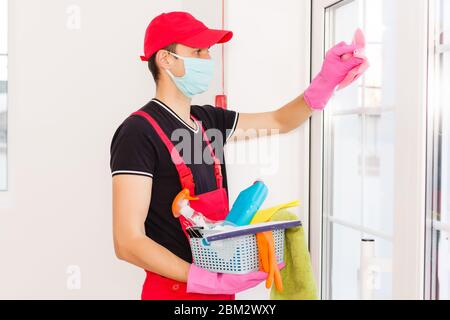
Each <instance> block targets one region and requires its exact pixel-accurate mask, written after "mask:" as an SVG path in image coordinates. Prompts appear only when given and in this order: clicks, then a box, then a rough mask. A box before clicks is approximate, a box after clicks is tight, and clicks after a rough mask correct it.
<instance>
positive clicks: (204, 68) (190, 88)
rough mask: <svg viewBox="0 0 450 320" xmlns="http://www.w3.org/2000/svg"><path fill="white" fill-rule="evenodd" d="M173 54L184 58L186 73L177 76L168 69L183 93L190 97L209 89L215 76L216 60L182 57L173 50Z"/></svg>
mask: <svg viewBox="0 0 450 320" xmlns="http://www.w3.org/2000/svg"><path fill="white" fill-rule="evenodd" d="M169 53H170V54H171V55H174V56H175V57H177V58H179V59H182V60H184V69H185V75H184V76H182V77H175V76H174V75H173V74H172V72H170V71H169V70H167V69H166V71H167V73H168V74H169V76H170V77H171V78H172V79H173V81H174V82H175V85H176V86H177V87H178V89H180V91H181V92H183V94H184V95H185V96H187V97H189V98H192V97H193V96H195V95H197V94H201V93H203V92H205V91H206V90H208V88H209V85H210V84H211V81H212V80H213V78H214V60H212V59H199V58H187V57H181V56H179V55H177V54H175V53H173V52H169Z"/></svg>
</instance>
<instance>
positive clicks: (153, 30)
mask: <svg viewBox="0 0 450 320" xmlns="http://www.w3.org/2000/svg"><path fill="white" fill-rule="evenodd" d="M232 36H233V34H232V32H230V31H223V30H212V29H208V28H207V27H206V26H205V25H204V24H203V23H201V22H200V21H198V20H196V19H195V18H194V17H193V16H192V15H190V14H189V13H186V12H171V13H165V14H161V15H159V16H158V17H156V18H155V19H153V21H152V22H151V23H150V25H149V26H148V28H147V32H146V36H145V45H144V47H145V50H144V51H145V55H144V56H142V57H141V59H142V60H143V61H148V65H149V69H150V71H151V73H152V75H153V77H154V79H155V81H156V95H155V98H154V99H152V100H151V101H150V102H149V103H148V104H147V105H145V106H144V107H142V108H141V109H140V110H139V111H137V112H136V113H134V114H133V115H131V116H130V117H128V118H127V119H126V120H125V121H124V122H123V123H122V124H121V125H120V127H119V128H118V129H117V131H116V133H115V135H114V137H113V140H112V144H111V170H112V175H113V220H114V221H113V231H114V245H115V250H116V254H117V256H118V258H120V259H122V260H125V261H127V262H129V263H132V264H134V265H136V266H138V267H141V268H143V269H144V270H146V274H147V278H146V280H145V283H144V286H143V290H142V296H141V297H142V299H234V294H235V293H237V292H240V291H243V290H246V289H248V288H251V287H254V286H256V285H257V284H259V283H261V282H262V281H263V280H264V279H265V278H266V277H267V274H265V273H263V272H256V273H251V274H247V275H229V274H217V273H213V272H208V271H206V270H203V269H201V268H199V267H197V266H195V265H194V264H192V253H191V250H190V246H189V241H188V238H187V233H186V224H185V222H186V221H183V217H180V218H181V220H179V219H177V218H175V217H174V216H173V214H172V210H171V204H172V201H173V199H174V198H175V196H176V195H177V194H178V193H179V192H180V191H181V190H182V189H188V190H189V191H190V194H191V195H192V196H194V195H195V196H196V197H198V199H199V200H198V201H192V202H191V205H192V206H193V207H194V209H196V210H198V211H199V212H201V213H203V214H205V216H206V217H207V218H210V219H212V220H224V219H225V217H226V215H227V213H228V212H229V208H228V193H227V179H226V167H225V165H224V162H223V159H219V158H221V157H220V156H218V155H219V154H222V151H223V150H222V149H223V145H217V144H216V145H215V148H212V147H211V143H210V139H211V137H210V136H209V135H208V131H209V130H215V131H216V132H219V133H220V135H221V137H220V138H221V139H219V140H222V141H223V144H224V143H226V141H228V140H229V139H230V138H231V137H233V138H236V139H239V138H242V135H243V134H245V132H246V131H247V130H278V131H279V132H280V133H287V132H289V131H291V130H293V129H295V128H297V127H299V126H300V125H302V124H303V123H304V122H305V121H306V120H307V119H308V118H309V117H310V116H311V115H312V113H313V112H314V111H315V110H318V111H320V110H322V109H323V108H324V107H325V105H326V103H327V101H328V100H329V98H330V97H331V96H332V94H333V92H334V90H335V88H336V87H337V86H338V85H339V83H340V82H341V81H343V80H344V78H345V77H346V75H347V74H348V73H349V71H350V70H352V69H353V68H355V67H356V66H358V65H360V64H361V63H362V60H361V59H358V58H355V57H353V55H352V54H353V52H354V50H355V47H354V46H348V45H346V44H345V43H340V44H339V45H337V46H336V47H334V48H333V49H331V50H330V51H329V52H328V54H327V57H326V59H325V62H324V65H323V68H322V71H321V72H320V73H319V75H318V76H317V77H316V78H315V79H314V81H313V83H312V84H311V86H310V87H309V88H308V89H307V90H306V91H305V93H304V94H303V95H300V96H299V97H297V98H296V99H294V100H293V101H292V102H290V103H288V104H287V105H285V106H283V107H281V108H280V109H278V110H276V111H273V112H267V113H253V114H238V113H237V112H235V111H230V110H224V109H220V108H214V107H212V106H191V100H192V97H193V96H194V95H196V94H200V93H203V92H205V91H206V90H207V88H208V86H209V84H210V82H211V80H212V78H213V69H214V65H213V61H212V59H211V56H210V54H209V48H210V47H211V46H213V45H215V44H218V43H225V42H228V41H229V40H231V38H232ZM348 54H350V55H351V56H352V57H351V58H349V59H348V58H347V59H342V57H343V56H344V55H347V56H348ZM180 131H182V132H183V135H184V137H185V138H187V140H188V141H195V140H196V139H197V140H198V139H199V137H200V141H201V142H200V144H201V148H198V147H197V148H196V147H195V143H191V145H190V146H189V148H190V149H189V150H186V149H183V150H182V151H183V154H182V155H181V154H180V150H178V149H177V148H175V147H174V144H176V143H177V142H178V139H177V136H178V135H177V134H175V133H179V132H180ZM215 138H217V137H215ZM214 140H216V139H214ZM215 142H216V141H215ZM204 151H205V152H204ZM199 153H201V155H200V158H201V161H200V162H199V161H195V160H193V159H194V158H196V156H198V154H199ZM196 159H197V160H198V157H197V158H196Z"/></svg>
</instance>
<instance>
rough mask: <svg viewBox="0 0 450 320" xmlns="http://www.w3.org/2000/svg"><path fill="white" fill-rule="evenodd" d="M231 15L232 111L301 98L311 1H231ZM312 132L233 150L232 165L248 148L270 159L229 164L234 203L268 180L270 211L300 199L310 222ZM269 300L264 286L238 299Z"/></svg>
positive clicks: (261, 109) (302, 130)
mask: <svg viewBox="0 0 450 320" xmlns="http://www.w3.org/2000/svg"><path fill="white" fill-rule="evenodd" d="M227 11H228V16H227V20H228V21H227V26H226V28H229V29H230V30H233V31H234V32H235V36H234V38H233V40H232V41H231V42H230V44H229V45H228V46H227V57H228V58H227V62H226V65H227V66H228V69H227V71H226V72H227V79H226V82H227V88H228V99H229V107H230V109H235V110H238V111H239V112H266V111H271V110H275V109H277V108H279V107H281V106H283V105H285V104H286V103H288V102H290V101H291V100H293V99H294V98H296V97H297V96H298V95H300V94H301V93H302V92H303V91H304V89H305V88H306V85H307V83H308V74H309V54H308V52H309V51H308V50H309V26H310V22H309V21H310V20H309V16H310V13H309V1H307V0H302V1H298V0H284V1H282V2H275V1H271V0H246V1H238V0H231V1H227ZM308 130H309V128H308V125H305V126H303V127H301V128H300V129H298V130H296V131H294V132H292V133H290V134H288V135H286V136H282V137H281V138H279V139H278V138H275V139H272V140H271V141H267V140H266V139H264V140H263V143H261V142H260V141H255V142H251V143H249V142H246V143H238V144H230V145H229V146H228V147H227V152H228V155H227V159H229V160H231V161H233V160H235V159H237V158H238V157H239V155H241V154H243V153H245V152H246V149H247V150H248V148H250V149H251V150H252V152H258V153H261V154H264V155H266V156H265V157H261V158H260V159H259V160H258V161H256V162H253V161H252V159H249V160H250V162H249V163H245V164H241V163H235V164H233V163H231V161H228V167H227V169H228V180H229V186H230V187H231V189H230V201H231V203H233V201H234V200H235V199H236V197H237V195H238V193H239V191H240V190H243V189H244V188H246V187H248V186H249V185H251V183H252V182H253V181H254V180H255V179H258V178H262V179H263V180H264V181H265V182H266V184H267V185H268V187H269V196H268V198H267V200H266V202H265V203H264V205H263V206H264V207H269V206H271V205H277V204H281V203H284V202H289V201H291V200H295V199H300V200H301V201H302V204H303V206H302V207H301V208H300V209H297V210H295V212H296V213H298V214H299V215H300V216H301V218H302V219H303V220H305V218H306V215H305V213H306V212H305V208H306V205H307V191H308V190H307V184H308V183H307V182H308V168H307V159H308V157H309V155H308V153H307V150H308V141H307V138H308V136H307V132H308ZM271 148H273V149H271ZM247 152H248V151H247ZM230 158H231V159H230ZM235 162H237V161H235ZM271 168H272V169H276V170H271ZM267 297H268V296H267V290H266V289H265V288H264V286H263V285H261V286H260V287H258V288H256V289H253V290H249V291H247V292H245V293H243V294H240V295H238V298H240V299H266V298H267Z"/></svg>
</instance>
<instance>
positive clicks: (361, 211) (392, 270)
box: [309, 0, 447, 300]
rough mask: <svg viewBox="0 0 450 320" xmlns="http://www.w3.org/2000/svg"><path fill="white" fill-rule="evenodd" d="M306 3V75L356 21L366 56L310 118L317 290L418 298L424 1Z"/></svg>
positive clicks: (326, 294)
mask: <svg viewBox="0 0 450 320" xmlns="http://www.w3.org/2000/svg"><path fill="white" fill-rule="evenodd" d="M445 1H447V0H445ZM406 4H407V7H406V6H405V5H406ZM312 8H313V12H312V20H313V21H312V60H311V62H312V75H315V74H317V72H318V71H319V70H320V68H321V66H322V62H323V57H324V55H325V52H326V51H327V50H328V49H329V48H331V47H332V46H333V45H335V44H336V43H338V42H340V41H346V42H349V41H350V40H351V39H352V37H353V34H354V32H355V30H356V29H357V28H358V27H359V28H361V29H362V30H363V31H364V33H365V35H366V40H367V47H366V54H367V56H368V58H369V60H370V63H371V68H370V69H369V70H368V71H367V72H366V74H365V75H364V77H362V78H361V79H359V80H358V81H357V82H356V83H354V84H352V85H351V86H350V87H348V88H345V89H344V90H342V91H338V92H336V93H335V94H334V96H333V98H332V99H331V100H330V102H329V104H328V106H327V108H326V109H325V111H324V112H322V113H315V114H314V115H313V117H312V120H311V131H310V132H311V148H310V150H311V161H310V171H311V174H310V208H309V209H310V212H309V216H310V219H309V220H310V249H311V257H312V262H313V268H314V271H315V275H316V280H317V281H318V283H319V284H320V289H321V297H322V298H323V299H337V300H341V299H421V298H422V297H423V294H424V283H425V281H424V274H425V270H424V259H425V250H424V249H425V247H424V244H425V229H426V228H425V189H426V184H425V177H426V159H425V154H426V150H427V149H426V132H427V131H426V129H427V126H426V122H427V121H426V119H427V117H426V109H425V103H424V102H425V101H426V92H427V90H426V78H427V77H426V68H425V66H426V64H427V36H428V34H427V10H426V9H427V0H423V1H422V0H421V1H407V2H405V1H393V0H341V1H338V0H314V1H312ZM406 34H408V35H409V34H414V36H413V37H410V36H405V35H406Z"/></svg>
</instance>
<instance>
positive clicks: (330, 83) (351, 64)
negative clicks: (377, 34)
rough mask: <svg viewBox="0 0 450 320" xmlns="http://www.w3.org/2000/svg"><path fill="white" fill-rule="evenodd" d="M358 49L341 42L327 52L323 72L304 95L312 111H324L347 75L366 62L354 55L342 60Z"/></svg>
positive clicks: (353, 45)
mask: <svg viewBox="0 0 450 320" xmlns="http://www.w3.org/2000/svg"><path fill="white" fill-rule="evenodd" d="M356 49H357V46H356V45H355V44H351V45H347V44H346V43H345V42H341V43H339V44H337V45H336V46H334V47H333V48H331V49H330V50H329V51H328V52H327V54H326V56H325V61H324V62H323V65H322V70H321V71H320V72H319V74H318V75H317V76H316V77H315V78H314V80H313V81H312V83H311V85H310V86H309V88H308V89H306V91H305V93H304V99H305V101H306V103H307V104H308V105H309V106H310V107H311V109H315V110H323V109H324V108H325V106H326V104H327V103H328V101H329V100H330V98H331V96H332V95H333V93H334V90H335V89H336V87H337V86H338V85H339V84H340V83H341V82H342V81H344V79H345V78H346V77H347V74H348V73H349V72H350V71H351V70H353V69H354V68H355V67H357V66H359V65H361V64H362V63H363V62H364V60H362V59H360V58H357V57H355V56H354V55H352V57H351V58H349V59H342V56H344V55H346V54H349V53H351V54H354V53H355V50H356ZM344 60H345V61H344Z"/></svg>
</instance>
